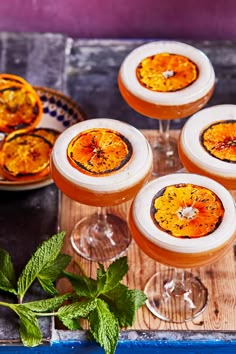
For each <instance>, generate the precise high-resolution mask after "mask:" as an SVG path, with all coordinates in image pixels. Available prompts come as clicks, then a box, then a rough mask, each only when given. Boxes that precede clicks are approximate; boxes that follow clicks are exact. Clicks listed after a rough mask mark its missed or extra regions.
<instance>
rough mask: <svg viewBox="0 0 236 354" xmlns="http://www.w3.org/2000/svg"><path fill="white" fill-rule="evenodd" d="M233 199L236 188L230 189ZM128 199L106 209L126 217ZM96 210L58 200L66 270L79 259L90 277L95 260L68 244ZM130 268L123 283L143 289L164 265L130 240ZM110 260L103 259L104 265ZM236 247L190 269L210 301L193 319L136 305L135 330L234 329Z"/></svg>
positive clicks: (64, 288) (61, 287) (63, 289)
mask: <svg viewBox="0 0 236 354" xmlns="http://www.w3.org/2000/svg"><path fill="white" fill-rule="evenodd" d="M143 132H144V133H145V135H146V136H147V137H148V139H155V134H156V132H154V131H143ZM171 134H172V135H174V136H178V134H179V132H178V131H171ZM232 194H233V196H234V197H235V199H236V191H234V192H232ZM129 206H130V202H127V203H124V204H122V205H119V206H117V207H114V208H112V209H108V211H112V212H114V213H116V214H117V215H119V216H121V217H123V218H126V217H127V214H128V210H129ZM93 212H96V208H93V207H88V206H86V205H81V204H79V203H76V202H74V201H72V200H71V199H69V198H68V197H66V196H65V195H62V200H61V216H60V220H61V223H60V226H61V230H65V231H66V232H67V235H66V239H65V245H64V252H66V253H67V254H70V255H71V256H72V257H73V260H74V262H72V263H71V265H70V267H69V270H70V271H72V272H77V273H78V272H79V268H78V266H77V265H76V263H78V264H79V265H80V266H81V267H82V268H83V270H84V271H85V273H86V274H87V275H89V276H91V277H95V274H96V269H97V263H96V262H89V261H87V260H85V259H83V258H82V257H80V256H78V255H77V254H76V253H75V252H74V251H73V249H72V247H71V244H70V233H71V231H72V228H73V226H74V225H75V223H76V222H77V221H78V220H80V219H81V218H83V217H84V216H87V215H89V214H90V213H93ZM127 256H128V263H129V271H128V274H127V276H126V277H125V279H124V283H125V284H127V285H128V286H129V287H130V288H136V289H144V286H145V283H146V281H147V280H148V279H149V278H150V277H151V276H152V274H153V273H155V272H156V271H161V270H164V269H166V267H165V266H163V265H161V264H158V263H156V262H154V261H153V260H152V259H151V258H149V257H148V256H146V255H145V254H144V253H143V252H142V251H141V250H140V249H139V248H138V246H137V245H136V244H135V242H134V241H132V243H131V245H130V247H129V249H128V251H127ZM108 264H109V262H105V263H104V265H105V267H107V266H108ZM235 270H236V263H235V249H234V248H232V249H231V250H230V251H229V252H228V254H227V255H226V256H225V257H224V258H222V259H221V260H219V261H218V262H216V263H214V264H212V265H208V266H205V267H201V268H200V269H192V270H191V271H192V273H193V274H194V275H196V276H198V277H200V278H201V280H202V282H203V283H204V285H205V286H206V287H207V288H208V291H209V302H208V306H207V308H206V310H205V311H204V312H203V313H202V314H201V315H200V316H198V317H197V318H196V319H194V320H193V321H189V322H187V323H184V324H176V323H168V322H164V321H161V320H159V319H157V318H155V317H154V316H153V315H152V314H151V313H150V312H149V310H148V309H147V308H146V306H143V307H142V308H141V309H139V311H138V313H137V316H136V321H135V323H134V325H133V327H132V329H135V330H155V331H156V330H167V331H168V330H174V331H178V330H191V331H219V332H221V331H236V316H235V310H236V277H235ZM58 289H59V291H60V292H61V293H64V292H67V291H69V290H71V288H70V285H69V283H68V282H67V281H66V280H61V281H59V283H58Z"/></svg>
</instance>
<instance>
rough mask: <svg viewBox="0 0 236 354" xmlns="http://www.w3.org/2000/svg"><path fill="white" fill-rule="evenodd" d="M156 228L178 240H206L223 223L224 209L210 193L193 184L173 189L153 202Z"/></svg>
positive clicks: (165, 190) (158, 196)
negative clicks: (179, 238)
mask: <svg viewBox="0 0 236 354" xmlns="http://www.w3.org/2000/svg"><path fill="white" fill-rule="evenodd" d="M151 214H152V217H153V220H154V222H155V224H156V225H157V226H158V227H159V228H160V229H161V230H163V231H165V232H167V233H169V234H170V235H172V236H175V237H184V238H195V237H202V236H207V235H209V234H210V233H212V232H213V231H214V230H215V229H216V228H217V227H218V226H219V224H220V223H221V220H222V218H223V215H224V207H223V205H222V203H221V201H220V199H219V198H218V197H217V195H216V194H215V193H214V192H212V191H211V190H209V189H207V188H205V187H201V186H196V185H193V184H179V185H171V186H168V187H166V188H164V190H162V191H160V192H159V193H158V194H157V195H156V196H155V197H154V199H153V203H152V207H151Z"/></svg>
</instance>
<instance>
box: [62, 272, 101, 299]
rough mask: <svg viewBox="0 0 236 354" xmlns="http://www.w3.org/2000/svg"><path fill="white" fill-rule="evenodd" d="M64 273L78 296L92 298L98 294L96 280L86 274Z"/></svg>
mask: <svg viewBox="0 0 236 354" xmlns="http://www.w3.org/2000/svg"><path fill="white" fill-rule="evenodd" d="M63 274H64V276H65V277H66V278H67V279H68V280H69V281H70V283H71V284H72V286H73V288H74V290H75V292H76V294H77V295H78V296H81V297H83V296H85V297H88V298H90V297H95V296H96V295H97V282H96V280H94V279H92V278H88V277H86V276H84V275H76V274H73V273H69V272H64V273H63Z"/></svg>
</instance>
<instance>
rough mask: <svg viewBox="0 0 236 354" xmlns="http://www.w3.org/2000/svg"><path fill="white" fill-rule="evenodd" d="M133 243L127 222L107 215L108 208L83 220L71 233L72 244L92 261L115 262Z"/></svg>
mask: <svg viewBox="0 0 236 354" xmlns="http://www.w3.org/2000/svg"><path fill="white" fill-rule="evenodd" d="M130 242H131V234H130V231H129V228H128V225H127V222H126V221H125V220H123V219H122V218H120V217H119V216H117V215H114V214H111V213H107V209H106V207H99V208H98V209H97V212H96V213H94V214H92V215H90V216H88V217H85V218H83V219H82V220H80V221H79V222H78V223H77V224H76V225H75V227H74V229H73V230H72V233H71V244H72V246H73V248H74V250H75V251H76V252H77V253H78V254H79V255H81V256H82V257H84V258H86V259H88V260H91V261H97V262H102V261H107V260H113V259H116V258H118V257H120V256H121V255H122V254H124V253H125V252H126V250H127V248H128V246H129V244H130Z"/></svg>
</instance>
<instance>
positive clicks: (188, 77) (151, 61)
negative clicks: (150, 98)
mask: <svg viewBox="0 0 236 354" xmlns="http://www.w3.org/2000/svg"><path fill="white" fill-rule="evenodd" d="M136 75H137V79H138V81H139V82H140V84H141V85H142V86H144V87H146V88H147V89H149V90H152V91H156V92H172V91H178V90H182V89H184V88H185V87H187V86H189V85H191V84H192V83H193V82H194V81H196V80H197V77H198V68H197V65H196V64H195V63H194V62H193V61H191V60H190V59H188V58H187V57H185V56H182V55H179V54H172V53H160V54H156V55H153V56H150V57H147V58H145V59H143V60H142V61H141V62H140V63H139V65H138V67H137V69H136Z"/></svg>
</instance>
